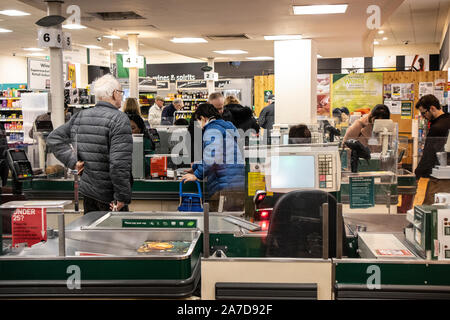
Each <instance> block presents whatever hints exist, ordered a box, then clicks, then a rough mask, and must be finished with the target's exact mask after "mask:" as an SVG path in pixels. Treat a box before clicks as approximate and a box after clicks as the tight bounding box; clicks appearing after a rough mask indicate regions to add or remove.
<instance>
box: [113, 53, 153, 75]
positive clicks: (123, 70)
mask: <svg viewBox="0 0 450 320" xmlns="http://www.w3.org/2000/svg"><path fill="white" fill-rule="evenodd" d="M116 64H117V78H128V77H129V76H130V72H129V70H128V68H124V66H123V54H116ZM146 76H147V61H146V59H145V57H144V68H142V69H139V77H146Z"/></svg>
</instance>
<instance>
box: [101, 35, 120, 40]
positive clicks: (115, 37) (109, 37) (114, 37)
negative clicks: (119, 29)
mask: <svg viewBox="0 0 450 320" xmlns="http://www.w3.org/2000/svg"><path fill="white" fill-rule="evenodd" d="M103 37H104V38H108V39H120V37H119V36H116V35H114V34H112V35H110V36H103Z"/></svg>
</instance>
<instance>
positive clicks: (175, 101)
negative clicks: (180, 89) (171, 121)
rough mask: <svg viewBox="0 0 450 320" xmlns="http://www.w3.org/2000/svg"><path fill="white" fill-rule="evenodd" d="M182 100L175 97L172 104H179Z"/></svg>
mask: <svg viewBox="0 0 450 320" xmlns="http://www.w3.org/2000/svg"><path fill="white" fill-rule="evenodd" d="M182 102H183V99H179V98H177V99H175V100H173V102H172V103H173V105H176V104H181V103H182Z"/></svg>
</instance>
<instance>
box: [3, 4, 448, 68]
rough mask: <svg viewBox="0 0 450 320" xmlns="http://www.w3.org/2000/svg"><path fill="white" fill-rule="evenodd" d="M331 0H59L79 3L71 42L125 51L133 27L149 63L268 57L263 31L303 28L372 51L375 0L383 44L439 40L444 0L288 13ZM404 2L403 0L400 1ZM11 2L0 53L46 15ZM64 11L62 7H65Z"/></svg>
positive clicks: (330, 46) (25, 38)
mask: <svg viewBox="0 0 450 320" xmlns="http://www.w3.org/2000/svg"><path fill="white" fill-rule="evenodd" d="M334 2H335V1H334V0H317V1H313V2H312V1H311V0H251V1H249V0H247V1H244V0H227V1H219V0H191V1H186V0H130V1H123V0H122V1H118V0H78V1H65V3H64V4H63V13H64V12H65V8H66V7H67V6H68V5H71V4H77V5H79V6H80V7H81V10H82V24H83V25H86V26H88V29H84V30H71V31H69V32H71V33H72V37H73V39H74V43H77V44H94V45H100V46H102V47H103V48H105V49H110V48H111V47H110V46H108V43H109V42H110V41H111V40H109V39H105V38H103V39H102V40H101V41H97V40H96V38H97V37H99V36H102V35H105V34H110V33H114V34H117V35H119V36H121V37H122V39H120V40H113V41H112V42H113V44H114V46H113V47H112V49H113V50H114V51H118V49H119V48H120V49H122V50H124V51H126V50H127V40H126V34H127V33H134V32H136V33H139V42H140V43H141V44H143V45H141V46H140V52H139V53H140V54H141V55H145V56H146V57H147V61H148V62H150V63H174V62H198V61H204V60H205V59H206V58H207V57H216V58H217V61H230V60H245V58H246V57H247V56H273V42H272V41H265V40H263V36H264V35H273V34H298V33H300V34H302V35H303V36H304V37H305V38H312V39H314V40H315V41H316V42H317V47H318V51H319V54H320V55H322V56H323V57H356V56H371V55H372V54H373V45H372V42H373V39H374V37H376V36H377V37H378V35H377V34H376V32H375V31H372V30H368V29H367V27H366V19H367V17H368V15H367V13H366V9H367V7H368V5H373V4H376V5H378V6H380V8H381V11H382V15H381V18H382V28H383V29H386V36H387V37H389V40H387V41H383V43H382V44H386V45H391V46H392V45H395V44H400V43H401V41H402V40H405V39H409V40H410V41H415V42H416V43H434V42H439V41H440V37H441V34H442V29H443V24H444V23H445V18H446V16H447V12H448V9H449V2H450V0H406V1H403V0H346V1H338V3H342V2H344V3H348V4H349V7H348V9H347V12H346V13H345V14H335V15H317V16H294V15H292V12H291V6H292V4H297V5H302V4H311V3H314V4H329V3H334ZM402 2H403V4H402ZM4 9H17V10H22V11H26V12H29V13H31V16H26V17H7V16H0V18H1V19H2V20H3V21H0V27H2V28H8V29H12V30H14V32H12V33H3V34H1V33H0V54H7V55H10V54H12V53H13V52H16V53H17V54H18V55H19V54H23V53H24V51H23V50H22V48H24V47H34V46H36V45H37V41H36V35H37V26H36V25H35V22H36V21H37V20H39V19H40V18H41V17H43V16H45V15H46V3H45V2H44V1H43V0H21V1H19V0H0V10H4ZM99 11H100V12H102V11H107V12H114V11H134V12H136V13H138V14H139V15H141V16H143V17H145V18H146V19H141V20H128V21H114V22H105V21H102V20H100V19H98V18H96V17H94V16H92V15H91V14H90V13H92V12H99ZM63 15H65V16H67V15H66V14H63ZM243 33H244V34H247V35H248V36H249V37H250V39H249V40H222V41H217V40H209V42H208V43H205V44H174V43H172V42H170V41H169V40H170V39H171V38H172V37H204V36H206V35H212V34H219V35H221V34H243ZM224 49H243V50H246V51H248V52H249V53H248V54H246V55H236V56H226V57H224V56H222V55H220V54H217V53H214V52H213V51H214V50H224Z"/></svg>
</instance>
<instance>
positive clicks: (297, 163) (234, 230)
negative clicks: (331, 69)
mask: <svg viewBox="0 0 450 320" xmlns="http://www.w3.org/2000/svg"><path fill="white" fill-rule="evenodd" d="M381 140H382V139H381ZM394 140H395V139H394ZM394 140H392V141H394ZM389 141H391V140H389ZM392 145H395V143H394V144H392V143H391V142H389V143H388V149H387V151H389V150H393V149H390V148H394V147H393V146H392ZM385 151H386V150H385ZM381 153H383V150H382V152H381ZM348 154H350V150H349V152H348ZM395 154H396V152H395V151H394V152H393V153H392V155H391V156H390V157H391V158H392V157H394V158H395V157H396V155H395ZM342 159H343V158H342V148H341V147H340V145H339V143H338V142H336V143H334V144H332V143H319V144H309V145H282V144H281V145H272V146H259V145H257V144H256V145H251V146H250V147H248V148H247V149H246V152H245V161H246V178H245V179H246V183H245V192H246V194H247V197H246V207H245V210H244V211H243V212H221V213H219V212H209V210H208V205H205V206H204V210H205V212H203V213H201V212H200V213H199V212H170V211H151V210H143V211H135V212H130V213H128V212H92V213H89V214H87V215H85V216H82V217H80V218H78V219H76V220H75V221H73V222H72V223H70V224H68V225H67V226H64V224H63V223H64V222H63V221H64V219H63V218H59V219H58V220H59V221H61V224H60V225H59V229H58V230H55V229H53V230H52V229H47V230H46V240H45V241H41V242H38V243H35V244H34V245H32V246H31V247H24V246H23V245H22V246H21V245H20V244H19V245H18V246H17V245H16V246H14V245H13V243H12V242H11V241H12V240H11V239H9V238H6V239H4V241H3V245H2V246H3V251H2V255H1V256H0V270H2V272H1V273H0V296H3V297H154V298H169V297H170V298H182V297H189V296H192V295H200V294H201V298H202V299H232V298H234V299H247V298H250V299H263V298H266V299H274V298H279V299H283V298H284V299H358V298H367V299H371V298H392V299H401V298H422V299H423V298H449V297H450V283H449V282H450V278H449V277H448V276H447V274H448V273H449V272H450V264H449V263H448V260H449V259H450V254H448V253H447V252H448V250H445V249H447V248H446V246H447V247H450V243H448V240H447V238H448V237H450V231H448V230H450V222H449V221H448V219H450V216H449V214H448V212H449V211H450V209H447V208H446V204H445V203H443V201H442V199H443V198H445V197H444V196H441V197H440V198H439V203H440V206H433V207H416V208H414V209H413V210H412V211H410V212H409V213H408V215H405V214H395V212H390V214H388V212H386V211H385V210H382V209H384V208H386V202H383V201H381V203H378V202H377V192H382V191H377V189H376V188H373V185H377V184H386V185H388V186H387V187H382V188H381V189H380V190H392V189H391V185H395V183H396V182H398V176H397V174H396V172H394V171H392V172H394V173H393V176H392V175H391V174H387V175H386V177H384V176H383V175H384V174H385V173H380V171H376V172H375V173H371V171H368V172H357V173H352V172H350V170H348V171H347V170H346V169H343V166H342ZM380 159H384V158H382V156H380ZM380 161H381V160H380ZM384 163H390V162H389V161H387V162H384ZM384 163H383V165H384ZM395 164H396V162H395ZM395 168H396V166H395ZM383 169H384V170H383V171H382V172H389V170H385V169H386V168H383ZM355 174H356V175H355ZM353 177H356V178H359V180H361V179H362V180H369V179H366V178H368V177H370V178H371V179H370V180H371V181H373V185H372V193H369V194H370V195H372V196H373V197H372V198H370V199H363V196H364V194H358V195H357V198H358V200H359V201H360V202H357V203H359V204H361V201H363V200H364V201H369V200H370V201H372V200H373V210H375V211H378V209H379V208H380V210H379V212H373V213H372V212H370V211H369V212H368V211H367V209H368V208H366V207H364V206H362V207H361V208H359V209H355V211H356V212H347V210H345V201H344V200H345V197H344V195H343V186H344V185H345V184H346V181H348V183H350V178H353ZM372 178H373V179H372ZM378 179H379V180H378ZM385 179H386V180H387V181H385ZM366 182H367V181H366ZM33 183H41V182H39V180H38V181H36V180H33ZM146 183H148V185H146ZM151 183H155V186H156V184H158V187H155V189H154V190H152V192H155V195H157V192H163V191H161V190H163V189H161V188H163V187H162V186H164V184H169V183H173V184H174V186H175V187H174V189H173V193H175V194H176V197H177V198H178V187H179V184H178V182H177V181H169V180H149V181H148V182H147V181H141V180H136V181H135V188H137V186H140V187H142V188H149V186H150V185H151ZM359 183H361V182H360V181H359ZM166 187H167V189H166V190H167V192H168V193H170V192H171V191H172V190H171V189H170V188H169V187H168V185H166ZM192 187H193V188H195V185H193V186H192ZM366 187H367V185H366ZM383 188H384V189H383ZM203 189H204V188H203ZM262 190H264V191H265V193H266V197H265V199H264V201H263V202H262V203H261V205H262V206H264V205H265V206H267V208H269V207H270V209H271V214H270V217H269V219H266V220H260V219H259V220H258V219H256V217H255V215H254V214H255V210H254V204H255V195H258V194H259V193H258V191H262ZM368 190H370V188H368ZM70 191H71V189H70V185H68V186H67V190H66V192H68V193H70ZM290 191H293V192H290ZM33 192H35V191H34V190H33ZM72 192H73V189H72ZM143 192H148V189H147V191H143ZM287 192H288V193H287ZM161 194H162V193H161ZM161 194H160V195H159V196H161ZM351 196H352V197H353V196H354V194H352V195H351ZM348 197H349V201H350V200H351V199H350V195H348ZM312 199H314V200H312ZM445 199H447V198H445ZM448 199H449V200H450V196H449V197H448ZM447 202H450V201H447ZM67 205H69V203H67V202H64V201H63V203H61V202H59V203H56V204H55V203H54V202H52V201H43V200H26V201H23V202H21V203H9V204H8V203H4V204H2V205H1V206H0V209H1V213H2V214H9V215H11V214H12V212H11V210H13V209H15V208H25V209H26V208H37V207H46V208H48V209H47V213H48V214H47V216H50V215H52V214H55V215H58V217H64V215H63V214H64V210H63V209H64V207H66V206H67ZM364 205H367V203H366V202H364ZM55 207H56V208H55ZM8 210H9V212H8ZM382 211H384V212H382ZM16 213H17V214H20V212H16ZM14 215H15V213H14V214H13V217H14ZM446 219H447V220H446ZM280 226H281V227H280ZM280 231H281V232H280ZM447 255H448V256H447ZM200 266H201V268H200ZM200 279H201V282H200ZM200 283H201V285H199V284H200Z"/></svg>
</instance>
